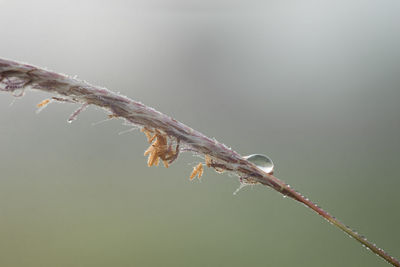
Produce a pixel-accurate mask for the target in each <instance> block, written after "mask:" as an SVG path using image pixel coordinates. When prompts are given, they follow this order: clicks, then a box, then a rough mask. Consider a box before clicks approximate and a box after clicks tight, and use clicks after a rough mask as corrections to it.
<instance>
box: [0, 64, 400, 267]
mask: <svg viewBox="0 0 400 267" xmlns="http://www.w3.org/2000/svg"><path fill="white" fill-rule="evenodd" d="M27 88H31V89H37V90H41V91H46V92H49V93H53V94H55V95H56V96H54V97H53V100H55V101H62V102H72V103H79V104H81V105H82V106H81V108H79V109H78V110H77V111H75V112H74V113H73V114H72V116H71V117H70V120H73V119H75V118H76V117H77V116H78V114H79V113H80V112H81V111H82V110H83V109H84V108H86V107H87V106H88V105H96V106H99V107H102V108H104V109H106V110H107V111H109V112H111V115H109V116H110V118H113V117H118V118H123V119H125V120H126V121H127V122H128V123H131V124H133V125H135V126H140V127H143V128H142V129H145V131H147V133H146V135H148V138H149V142H150V141H151V142H153V140H154V139H156V141H155V142H154V143H153V144H151V146H150V148H149V149H148V151H147V154H150V156H149V157H151V158H149V161H150V163H151V164H150V163H149V165H153V164H155V163H157V164H158V159H159V158H160V159H161V160H163V161H164V165H165V166H166V167H168V163H172V161H173V160H175V159H176V157H177V156H178V152H179V150H180V151H192V152H195V153H198V154H201V155H204V156H205V157H206V160H207V162H206V165H207V166H208V167H211V168H214V169H215V170H216V171H218V172H221V171H230V172H232V173H235V174H237V175H238V176H239V177H241V180H242V181H245V182H248V183H259V184H263V185H266V186H269V187H272V188H273V189H275V190H276V191H278V192H279V193H281V194H283V195H286V196H288V197H290V198H292V199H295V200H297V201H299V202H301V203H303V204H305V205H306V206H308V207H309V208H311V209H312V210H314V211H315V212H317V213H318V214H319V215H321V216H322V217H323V218H325V219H326V220H328V221H329V222H330V223H331V224H333V225H335V226H336V227H338V228H339V229H341V230H342V231H344V232H345V233H347V234H348V235H350V236H351V237H353V238H354V239H356V240H357V241H358V242H360V243H361V244H362V245H364V246H365V247H367V248H369V249H370V250H371V251H373V252H374V253H375V254H377V255H378V256H380V257H382V258H383V259H385V260H386V261H387V262H389V263H390V264H392V265H393V266H397V267H400V262H399V261H398V260H397V259H395V258H394V257H392V256H390V255H389V254H387V253H386V252H385V251H384V250H382V249H380V248H378V247H377V246H376V245H375V244H373V243H371V242H369V241H368V240H367V239H366V238H364V237H363V236H361V235H360V234H358V233H356V232H355V231H353V230H351V229H350V228H349V227H347V226H346V225H344V224H343V223H341V222H340V221H339V220H338V219H336V218H335V217H333V216H331V215H330V214H329V213H327V212H326V211H324V210H323V209H322V208H320V207H318V206H317V205H316V204H314V203H313V202H311V201H310V200H309V199H307V198H305V197H304V196H302V195H301V194H300V193H298V192H297V191H295V190H294V189H292V188H291V187H290V186H289V185H288V184H286V183H284V182H283V181H281V180H279V179H278V178H276V177H275V176H273V175H272V174H268V173H266V172H264V171H262V170H261V169H259V168H257V167H256V166H255V165H254V164H253V163H251V162H249V161H247V160H245V159H244V158H243V157H242V156H240V155H239V154H238V153H237V152H235V151H233V150H232V149H230V148H228V147H226V146H225V145H224V144H221V143H219V142H217V141H216V140H215V139H211V138H208V137H206V136H205V135H203V134H202V133H200V132H197V131H195V130H193V129H192V128H190V127H188V126H186V125H185V124H183V123H181V122H179V121H176V120H175V119H173V118H171V117H169V116H167V115H164V114H162V113H160V112H158V111H156V110H155V109H153V108H151V107H148V106H145V105H144V104H142V103H139V102H136V101H133V100H131V99H129V98H128V97H125V96H122V95H119V94H117V93H114V92H111V91H109V90H107V89H105V88H100V87H96V86H92V85H90V84H88V83H86V82H84V81H80V80H77V79H75V78H72V77H68V76H66V75H62V74H57V73H54V72H50V71H47V70H44V69H41V68H38V67H35V66H31V65H27V64H22V63H17V62H14V61H10V60H4V59H0V90H1V91H6V92H10V93H12V94H14V95H17V96H20V95H22V94H23V92H24V90H25V89H27ZM17 90H21V92H20V91H17ZM16 92H19V94H16ZM152 133H153V134H154V135H153V136H151V134H152ZM149 135H150V136H149ZM156 137H157V138H156ZM150 139H151V140H150ZM171 139H174V140H178V141H177V144H176V147H175V149H173V148H172V146H171V143H169V145H168V142H169V141H170V140H171ZM160 140H161V141H162V142H161V141H160ZM151 142H150V143H151ZM179 143H181V145H183V147H181V148H179ZM175 150H176V151H175ZM174 151H175V152H174ZM198 168H199V170H200V169H202V166H201V167H200V166H199V167H198ZM199 176H200V175H199Z"/></svg>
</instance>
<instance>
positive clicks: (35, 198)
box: [0, 0, 400, 267]
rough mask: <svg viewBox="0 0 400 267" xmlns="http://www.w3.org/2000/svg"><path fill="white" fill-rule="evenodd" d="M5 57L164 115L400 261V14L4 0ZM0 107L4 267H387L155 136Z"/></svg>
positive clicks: (311, 5)
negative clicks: (150, 153) (267, 165)
mask: <svg viewBox="0 0 400 267" xmlns="http://www.w3.org/2000/svg"><path fill="white" fill-rule="evenodd" d="M0 10H1V16H0V25H1V35H0V40H1V41H0V54H1V55H0V56H1V57H5V58H9V59H14V60H19V61H24V62H29V63H31V64H34V65H38V66H42V67H48V68H49V69H51V70H54V71H57V72H62V73H66V74H69V75H78V77H79V78H81V79H85V80H87V81H89V82H90V83H92V84H96V85H101V86H106V87H107V88H109V89H111V90H114V91H119V92H121V93H122V94H124V95H127V96H129V97H131V98H133V99H135V100H138V101H141V102H143V103H145V104H147V105H150V106H152V107H154V108H156V109H158V110H160V111H162V112H164V113H166V114H169V115H171V116H173V117H175V118H176V119H178V120H180V121H182V122H183V123H185V124H188V125H189V126H192V127H193V128H195V129H197V130H199V131H201V132H203V133H204V134H206V135H208V136H210V137H215V138H216V139H217V140H219V141H222V142H223V143H225V144H227V145H228V146H230V147H232V148H233V149H234V150H236V151H238V152H239V153H240V154H242V155H246V154H251V153H264V154H267V155H269V156H270V157H271V158H272V159H273V160H274V161H275V164H276V175H277V176H278V177H280V178H281V179H283V180H284V181H286V182H288V183H289V184H291V185H292V186H293V187H295V188H296V189H297V190H299V191H300V192H302V193H303V194H305V195H306V196H308V197H310V198H311V199H312V200H314V201H315V202H317V203H318V204H319V205H320V206H322V207H323V208H325V209H326V210H328V211H329V212H330V213H332V214H333V215H335V216H337V217H338V218H340V219H341V220H342V221H344V222H345V223H346V224H348V225H350V226H351V227H353V228H354V229H356V230H357V231H359V232H361V233H362V234H365V235H366V236H367V237H368V238H369V239H371V240H372V241H374V242H376V243H377V244H378V245H379V246H381V247H383V248H384V249H386V250H387V251H388V252H389V253H391V254H393V255H394V256H396V257H400V230H399V225H400V214H399V210H400V201H399V198H398V195H399V194H398V188H399V186H400V179H399V178H400V175H399V160H400V154H399V152H400V141H399V136H400V118H399V114H400V53H399V47H400V16H399V13H400V2H399V1H395V0H392V1H385V0H383V1H367V0H365V1H311V0H306V1H285V0H284V1H282V0H279V1H278V0H276V1H211V0H207V1H185V0H180V1H178V0H175V1H172V0H168V1H162V0H142V1H71V0H70V1H50V0H48V1H41V0H37V1H18V0H0ZM46 97H48V95H46V94H43V93H40V92H32V91H29V92H28V93H27V95H26V96H25V97H23V98H22V99H17V100H16V102H15V103H14V104H13V105H12V106H10V103H11V102H12V101H13V97H12V96H11V95H9V94H5V93H2V94H0V113H1V115H0V137H1V141H0V167H1V169H0V266H11V267H14V266H18V267H19V266H29V267H32V266H388V265H387V264H386V263H385V262H384V261H383V260H381V259H380V258H378V257H377V256H375V255H374V254H372V253H371V252H370V251H367V250H366V249H364V248H362V247H361V246H360V245H359V244H358V243H356V242H355V241H354V240H352V239H350V238H349V237H347V236H346V235H345V234H344V233H342V232H340V231H339V230H337V229H335V228H334V227H333V226H331V225H329V223H327V222H325V221H324V220H323V219H321V218H320V217H319V216H317V215H316V214H314V213H313V212H312V211H310V210H309V209H306V208H305V207H304V206H303V205H300V204H298V203H296V202H294V201H292V200H290V199H287V198H286V199H285V198H283V197H282V196H281V195H280V194H278V193H276V192H274V191H272V190H271V189H268V188H264V187H262V186H255V187H253V188H252V187H246V188H244V189H243V190H242V191H240V192H239V194H238V195H236V196H234V195H233V194H232V193H233V192H234V191H235V189H236V188H237V187H238V185H239V183H238V181H237V178H236V177H230V176H229V175H226V174H224V175H218V174H216V173H215V172H213V171H211V170H206V172H205V175H204V177H203V179H202V181H201V182H199V181H197V180H196V181H194V182H191V181H189V178H188V176H189V174H190V172H191V169H192V166H194V165H195V164H197V162H198V160H199V159H198V158H195V157H193V156H191V155H189V154H183V156H182V157H180V160H179V161H178V162H176V163H175V164H174V165H173V166H171V167H170V168H169V169H164V168H163V167H158V168H147V167H146V159H145V157H143V151H144V150H145V149H146V146H147V144H146V142H145V139H144V136H143V134H141V133H140V132H139V131H134V132H132V133H128V134H124V135H118V132H120V131H123V130H126V129H128V128H127V126H124V125H122V124H121V122H120V121H117V120H113V121H110V122H106V123H104V124H100V125H97V126H92V123H94V122H98V121H100V120H102V119H104V118H105V113H104V112H103V111H101V110H99V109H96V108H93V107H90V108H89V109H88V110H87V111H86V112H84V113H82V114H81V115H80V117H79V118H78V120H77V121H75V122H74V123H72V124H68V123H67V122H66V121H67V118H68V117H69V115H70V114H71V113H72V112H73V111H74V110H75V109H76V108H77V107H76V106H73V105H67V104H64V105H61V104H51V105H50V106H49V107H48V108H47V109H46V110H44V111H43V112H42V113H40V114H39V115H37V114H35V110H36V107H35V105H36V104H37V103H39V102H40V101H41V100H43V99H44V98H46Z"/></svg>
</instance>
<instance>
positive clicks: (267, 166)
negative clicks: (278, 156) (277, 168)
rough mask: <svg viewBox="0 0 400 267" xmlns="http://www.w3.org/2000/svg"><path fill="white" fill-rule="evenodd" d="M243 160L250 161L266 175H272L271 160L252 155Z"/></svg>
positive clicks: (260, 155) (272, 165)
mask: <svg viewBox="0 0 400 267" xmlns="http://www.w3.org/2000/svg"><path fill="white" fill-rule="evenodd" d="M243 158H244V159H246V160H248V161H250V162H251V163H253V164H254V165H256V166H257V167H258V168H260V169H261V170H263V171H265V172H266V173H273V172H274V163H273V162H272V160H271V159H270V158H269V157H267V156H265V155H262V154H252V155H248V156H244V157H243Z"/></svg>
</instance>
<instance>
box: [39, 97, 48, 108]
mask: <svg viewBox="0 0 400 267" xmlns="http://www.w3.org/2000/svg"><path fill="white" fill-rule="evenodd" d="M49 103H50V99H45V100H43V101H42V102H40V103H39V104H37V105H36V106H37V107H38V108H42V107H45V106H47V104H49Z"/></svg>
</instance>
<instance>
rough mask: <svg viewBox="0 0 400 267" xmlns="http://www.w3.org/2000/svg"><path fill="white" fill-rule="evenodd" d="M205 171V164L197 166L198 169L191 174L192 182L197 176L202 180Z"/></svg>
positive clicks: (194, 169)
mask: <svg viewBox="0 0 400 267" xmlns="http://www.w3.org/2000/svg"><path fill="white" fill-rule="evenodd" d="M203 171H204V168H203V163H199V164H197V166H196V167H193V171H192V173H191V174H190V180H193V179H194V178H195V177H196V175H197V178H199V179H200V178H201V176H202V175H203Z"/></svg>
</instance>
